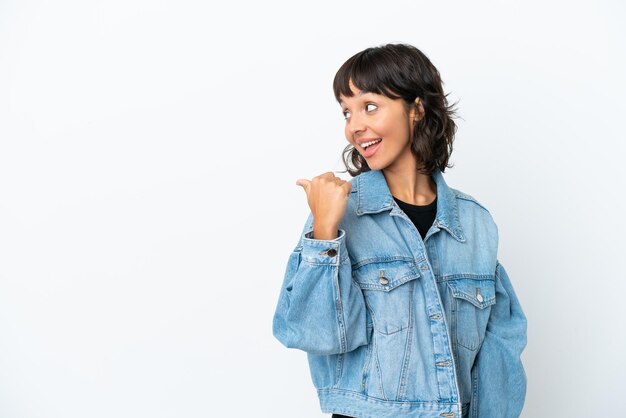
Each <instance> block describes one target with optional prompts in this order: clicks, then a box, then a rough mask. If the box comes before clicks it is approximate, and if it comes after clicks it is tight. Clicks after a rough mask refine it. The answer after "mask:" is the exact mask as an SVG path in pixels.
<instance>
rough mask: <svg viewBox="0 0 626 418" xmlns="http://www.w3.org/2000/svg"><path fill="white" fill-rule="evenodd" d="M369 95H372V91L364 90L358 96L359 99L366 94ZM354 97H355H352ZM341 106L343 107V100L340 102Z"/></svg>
mask: <svg viewBox="0 0 626 418" xmlns="http://www.w3.org/2000/svg"><path fill="white" fill-rule="evenodd" d="M368 93H371V91H364V90H361V92H360V93H359V94H357V96H358V97H361V96H363V95H364V94H368ZM352 97H354V96H352ZM339 104H340V105H341V106H343V102H342V101H341V100H339Z"/></svg>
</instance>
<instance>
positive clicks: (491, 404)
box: [470, 261, 526, 418]
mask: <svg viewBox="0 0 626 418" xmlns="http://www.w3.org/2000/svg"><path fill="white" fill-rule="evenodd" d="M495 276H496V303H495V305H493V307H492V308H491V314H490V317H489V321H488V323H487V331H486V333H485V338H484V340H483V343H482V345H481V348H480V351H479V352H478V355H477V357H476V361H475V363H474V366H473V369H472V381H473V388H472V389H473V390H472V405H471V413H470V418H478V417H480V418H514V417H515V418H516V417H519V416H520V414H521V412H522V408H523V406H524V400H525V397H526V373H525V372H524V367H523V365H522V361H521V359H520V356H521V354H522V351H523V350H524V348H525V347H526V316H525V314H524V312H523V311H522V307H521V305H520V302H519V300H518V299H517V295H516V294H515V291H514V290H513V285H512V284H511V280H510V279H509V276H508V275H507V273H506V270H505V269H504V267H503V266H502V264H500V262H499V261H498V262H497V263H496V275H495Z"/></svg>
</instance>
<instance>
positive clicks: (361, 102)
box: [340, 82, 418, 170]
mask: <svg viewBox="0 0 626 418" xmlns="http://www.w3.org/2000/svg"><path fill="white" fill-rule="evenodd" d="M350 87H351V89H352V92H353V93H354V95H353V96H352V97H345V96H343V95H341V96H340V100H341V103H340V105H341V108H342V112H343V115H344V117H345V119H346V126H345V135H346V139H347V140H348V142H349V143H350V144H352V145H353V146H354V148H356V149H357V151H358V152H359V153H360V154H361V155H362V156H363V157H364V158H365V160H366V161H367V165H368V166H369V167H370V168H371V169H372V170H382V169H384V168H390V167H393V166H396V165H401V164H405V163H410V162H415V157H414V156H413V154H412V153H411V149H410V144H411V138H412V137H413V129H414V121H416V120H418V119H416V117H417V108H416V107H415V106H411V110H410V111H409V112H408V113H407V111H406V108H405V106H404V104H403V101H402V99H391V98H389V97H387V96H384V95H380V94H376V93H363V92H362V91H361V90H359V89H358V88H356V86H354V85H353V84H352V82H350ZM372 142H373V144H371V145H369V146H367V145H368V144H369V143H372Z"/></svg>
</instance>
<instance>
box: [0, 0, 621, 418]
mask: <svg viewBox="0 0 626 418" xmlns="http://www.w3.org/2000/svg"><path fill="white" fill-rule="evenodd" d="M435 3H436V4H435ZM625 11H626V10H625V7H624V4H623V2H618V1H617V0H616V1H588V2H576V1H573V2H572V1H567V2H566V1H563V2H560V1H559V2H546V1H541V2H529V1H525V2H514V1H472V2H454V3H452V2H425V1H398V2H380V1H379V2H373V1H364V0H359V1H346V2H332V3H330V2H329V3H328V4H324V3H319V2H307V3H303V2H294V1H284V2H277V1H263V2H260V1H259V2H256V1H255V2H253V1H247V2H229V3H228V4H226V3H224V4H218V5H215V4H213V3H212V2H207V1H180V0H177V1H173V0H157V1H155V0H150V1H148V0H143V1H142V0H123V1H122V0H113V1H112V0H107V1H89V2H85V1H78V0H76V1H68V0H60V1H54V2H52V1H45V0H34V1H19V2H18V1H10V0H3V1H1V2H0V417H2V418H26V417H29V418H30V417H63V418H70V417H71V418H73V417H76V418H78V417H80V418H83V417H94V418H95V417H116V418H121V417H151V418H157V417H226V416H232V417H244V416H245V417H305V418H306V417H321V416H323V415H322V414H321V412H320V410H319V405H318V401H317V398H316V394H315V391H314V388H313V386H312V382H311V380H310V377H309V371H308V365H307V362H306V355H305V353H304V352H301V351H297V350H290V349H286V348H284V347H283V346H282V345H280V343H279V342H278V341H277V340H276V339H274V337H273V336H272V331H271V325H272V316H273V313H274V309H275V305H276V302H277V298H278V292H279V289H280V285H281V282H282V278H283V274H284V268H285V265H286V262H287V258H288V255H289V253H290V251H291V250H292V249H293V247H294V245H295V244H296V243H297V239H298V237H299V233H300V230H301V228H302V225H303V222H304V221H305V220H306V217H307V215H308V206H307V203H306V197H305V194H304V191H303V190H302V189H301V188H300V187H298V186H296V185H295V181H296V180H297V179H298V178H301V177H304V178H311V177H313V176H316V175H318V174H321V173H323V172H325V171H330V170H342V169H343V168H344V167H343V164H342V163H341V159H340V154H341V151H342V150H343V148H344V146H345V145H346V141H345V138H344V136H343V124H344V121H343V118H342V116H341V113H340V108H339V106H338V105H337V104H336V103H335V101H334V98H333V95H332V89H331V83H332V79H333V77H334V74H335V72H336V71H337V69H338V68H339V66H340V65H341V64H342V63H343V62H344V61H345V60H346V59H348V58H349V57H350V56H352V55H353V54H355V53H356V52H358V51H361V50H362V49H364V48H367V47H369V46H375V45H380V44H383V43H387V42H407V43H411V44H413V45H415V46H417V47H418V48H420V49H421V50H422V51H423V52H424V53H425V54H426V55H427V56H428V57H429V58H430V59H431V60H432V62H433V63H434V64H435V66H436V67H437V68H438V69H439V71H440V73H441V75H442V78H443V80H444V83H445V85H444V88H445V90H446V92H450V96H449V100H450V102H456V101H459V104H458V107H459V111H460V116H461V117H462V118H463V119H462V120H461V119H459V120H457V122H458V125H459V131H458V133H457V136H456V141H455V147H454V152H453V154H452V158H451V162H452V163H454V164H455V166H454V168H451V169H448V170H447V171H446V172H445V174H444V175H445V179H446V181H447V182H448V184H449V185H450V186H452V187H455V188H457V189H459V190H461V191H464V192H466V193H469V194H471V195H473V196H474V197H475V198H477V199H478V200H479V201H480V202H481V203H483V204H484V205H485V206H486V207H488V208H489V210H490V212H491V213H492V215H493V217H494V219H495V220H496V223H497V224H498V226H499V231H500V248H499V258H500V260H501V262H502V263H503V264H504V265H505V266H506V268H507V272H508V273H509V275H510V277H511V279H512V281H513V284H514V286H515V289H516V291H517V293H518V296H519V298H520V300H521V301H522V304H523V308H524V309H525V312H526V315H527V318H528V341H529V342H528V346H527V349H526V351H525V352H524V354H523V356H522V358H523V360H524V364H525V367H526V372H527V376H528V393H527V398H526V404H525V408H524V413H523V417H528V418H533V417H598V416H605V415H606V416H609V415H610V416H623V413H624V412H623V411H624V407H623V406H622V405H623V395H624V393H625V391H626V377H625V376H626V361H625V359H624V353H626V343H625V340H626V326H625V325H624V321H625V318H626V303H624V294H625V293H626V280H625V279H626V274H625V272H624V271H625V268H624V260H625V258H626V257H625V245H624V241H625V238H626V222H625V219H624V213H625V212H626V204H625V199H624V186H625V183H626V182H625V181H624V180H625V176H624V173H623V171H622V170H623V168H622V165H623V163H624V157H626V155H625V154H626V152H625V149H626V147H625V145H624V140H625V137H624V136H625V135H624V133H623V132H624V123H623V121H624V117H625V110H626V109H625V106H624V96H625V94H626V82H625V79H624V74H626V52H625V50H624V40H625V39H626V36H625V35H626V33H625V30H624V26H623V22H624V20H625V19H626V13H625ZM341 176H342V177H343V178H344V179H348V178H349V176H348V175H347V174H342V175H341ZM346 176H348V177H346Z"/></svg>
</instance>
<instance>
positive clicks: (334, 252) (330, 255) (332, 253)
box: [326, 248, 337, 257]
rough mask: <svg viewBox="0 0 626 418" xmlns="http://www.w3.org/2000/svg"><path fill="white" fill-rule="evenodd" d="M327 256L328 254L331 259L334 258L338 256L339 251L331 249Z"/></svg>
mask: <svg viewBox="0 0 626 418" xmlns="http://www.w3.org/2000/svg"><path fill="white" fill-rule="evenodd" d="M326 254H328V256H329V257H334V256H336V255H337V250H335V249H334V248H331V249H330V250H328V251H326Z"/></svg>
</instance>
